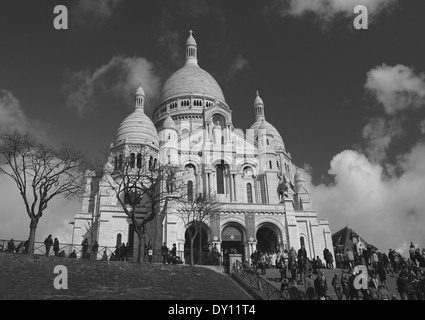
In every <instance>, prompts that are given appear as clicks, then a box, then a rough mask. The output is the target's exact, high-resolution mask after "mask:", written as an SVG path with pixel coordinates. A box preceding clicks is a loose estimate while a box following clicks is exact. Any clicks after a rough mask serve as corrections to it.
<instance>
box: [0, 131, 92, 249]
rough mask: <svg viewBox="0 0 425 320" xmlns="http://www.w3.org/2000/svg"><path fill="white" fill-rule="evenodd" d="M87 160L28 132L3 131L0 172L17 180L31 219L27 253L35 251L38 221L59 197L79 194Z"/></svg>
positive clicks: (70, 196) (78, 195)
mask: <svg viewBox="0 0 425 320" xmlns="http://www.w3.org/2000/svg"><path fill="white" fill-rule="evenodd" d="M86 168H87V162H86V160H85V158H84V157H83V155H82V154H81V153H80V152H77V151H76V150H74V149H71V148H68V147H65V146H62V147H60V148H54V147H51V146H48V145H46V144H44V143H42V142H41V141H39V140H38V139H35V138H33V137H31V136H30V135H28V134H21V133H18V132H13V133H1V134H0V174H5V175H7V176H9V177H10V178H12V179H13V181H15V183H16V186H17V187H18V190H19V193H20V195H21V197H22V199H23V200H24V203H25V209H26V212H27V214H28V216H29V217H30V219H31V223H30V234H29V239H28V253H29V254H33V253H34V241H35V234H36V229H37V225H38V221H39V220H40V218H41V217H42V216H43V212H44V211H45V210H46V209H47V206H48V204H49V202H50V201H51V200H52V199H53V198H55V197H58V196H62V197H65V198H72V197H80V196H82V194H83V192H84V185H85V169H86Z"/></svg>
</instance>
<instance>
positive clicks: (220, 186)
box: [216, 164, 224, 194]
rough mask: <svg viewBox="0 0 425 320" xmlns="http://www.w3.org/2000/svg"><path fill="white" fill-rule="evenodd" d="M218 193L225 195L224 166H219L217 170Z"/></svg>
mask: <svg viewBox="0 0 425 320" xmlns="http://www.w3.org/2000/svg"><path fill="white" fill-rule="evenodd" d="M216 175H217V193H218V194H224V165H222V164H219V165H218V166H217V168H216Z"/></svg>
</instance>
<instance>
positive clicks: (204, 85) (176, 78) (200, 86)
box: [161, 63, 225, 102]
mask: <svg viewBox="0 0 425 320" xmlns="http://www.w3.org/2000/svg"><path fill="white" fill-rule="evenodd" d="M184 95H205V96H206V97H210V98H215V99H217V100H220V101H221V102H225V100H224V95H223V91H221V88H220V86H219V85H218V83H217V81H215V79H214V78H213V77H212V76H211V75H210V74H209V73H208V72H207V71H205V70H204V69H202V68H200V67H199V66H198V65H197V64H190V63H186V64H185V66H184V67H183V68H181V69H180V70H177V71H176V72H175V73H174V74H173V75H172V76H171V77H170V78H169V79H168V80H167V82H166V83H165V85H164V88H163V89H162V93H161V101H165V100H168V99H172V98H176V97H179V96H184Z"/></svg>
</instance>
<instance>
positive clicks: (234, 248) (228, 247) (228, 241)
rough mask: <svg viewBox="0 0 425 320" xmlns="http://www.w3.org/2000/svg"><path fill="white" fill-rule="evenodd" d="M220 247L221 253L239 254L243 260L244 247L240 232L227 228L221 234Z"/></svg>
mask: <svg viewBox="0 0 425 320" xmlns="http://www.w3.org/2000/svg"><path fill="white" fill-rule="evenodd" d="M221 247H222V250H223V253H224V252H226V251H227V253H239V254H241V255H242V258H243V260H244V259H245V257H244V256H245V247H244V244H243V235H242V232H240V230H239V229H238V228H236V227H234V226H228V227H226V228H224V229H223V231H222V233H221Z"/></svg>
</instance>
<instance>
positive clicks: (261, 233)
mask: <svg viewBox="0 0 425 320" xmlns="http://www.w3.org/2000/svg"><path fill="white" fill-rule="evenodd" d="M275 229H276V227H274V226H271V225H268V224H266V225H262V226H260V227H259V228H258V230H257V234H256V236H257V251H261V252H266V251H267V252H270V251H274V252H277V251H279V249H280V248H279V238H278V236H277V234H276V230H275Z"/></svg>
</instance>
